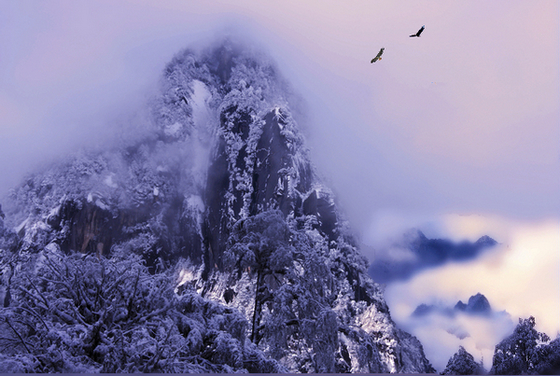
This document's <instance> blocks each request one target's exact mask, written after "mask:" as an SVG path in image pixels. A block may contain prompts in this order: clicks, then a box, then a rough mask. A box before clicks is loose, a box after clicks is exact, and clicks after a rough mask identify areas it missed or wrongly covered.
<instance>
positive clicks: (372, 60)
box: [371, 47, 385, 63]
mask: <svg viewBox="0 0 560 376" xmlns="http://www.w3.org/2000/svg"><path fill="white" fill-rule="evenodd" d="M384 50H385V47H382V48H381V49H380V50H379V52H378V53H377V56H376V57H374V58H373V59H371V62H372V63H375V62H376V61H377V60H381V55H383V51H384Z"/></svg>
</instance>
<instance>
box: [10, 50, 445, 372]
mask: <svg viewBox="0 0 560 376" xmlns="http://www.w3.org/2000/svg"><path fill="white" fill-rule="evenodd" d="M289 93H290V90H289V88H288V85H287V84H286V83H285V82H284V81H283V80H282V78H281V77H280V76H279V74H278V72H277V69H276V68H275V66H274V65H273V64H272V63H271V62H270V61H269V60H268V59H267V58H266V57H263V56H262V54H260V53H258V52H256V51H253V50H251V49H250V48H246V47H241V46H239V45H237V44H235V43H232V42H230V41H225V42H223V43H221V44H220V45H219V46H218V47H215V48H211V49H208V50H205V51H201V52H194V51H190V50H187V51H183V52H181V53H179V54H178V55H177V56H176V57H175V58H174V59H173V60H172V61H171V62H170V63H169V64H168V66H167V67H166V69H165V71H164V74H163V78H162V85H161V93H160V94H159V95H158V96H157V97H156V99H155V100H154V101H153V104H152V111H151V113H152V118H151V119H150V123H151V124H152V126H151V127H150V128H149V129H143V130H142V131H141V132H139V133H138V134H135V135H134V137H129V138H125V139H123V142H122V144H121V145H119V146H111V147H107V148H106V150H103V151H97V152H86V151H84V152H83V153H81V154H80V155H78V156H72V157H69V158H68V159H67V160H65V161H63V162H61V163H59V164H57V165H54V166H52V167H51V168H50V169H48V170H46V171H42V172H40V173H36V174H34V175H31V176H29V178H28V179H27V180H26V181H25V182H24V183H23V184H22V185H21V186H19V187H17V188H16V189H14V190H12V192H11V194H10V197H9V198H8V199H7V200H6V201H5V202H4V210H5V212H6V217H5V220H4V221H3V222H2V223H1V225H2V226H0V227H1V230H2V233H1V234H0V235H2V242H1V243H0V246H1V247H2V250H1V251H2V254H1V255H0V256H1V260H2V273H3V274H2V285H3V287H4V295H5V298H4V302H5V306H6V308H5V309H4V311H2V312H3V314H4V315H7V314H8V313H7V312H8V311H9V312H12V311H13V312H17V314H18V315H20V316H21V317H20V322H27V323H28V324H29V325H27V327H24V326H22V327H21V329H17V327H16V328H14V330H13V331H12V330H10V329H9V328H8V327H6V328H7V329H6V330H8V331H9V332H10V333H11V334H10V335H11V337H9V338H8V339H7V340H6V341H7V342H6V343H4V344H2V346H4V347H3V349H4V350H3V349H2V348H0V355H1V356H0V363H2V362H4V363H3V364H8V363H6V362H12V363H9V364H11V366H10V367H12V368H10V369H13V370H20V371H21V370H26V371H29V370H31V371H33V370H35V371H36V370H50V371H56V370H72V369H87V370H91V369H93V370H105V371H119V370H129V371H130V370H141V371H145V370H152V371H171V372H173V371H176V370H183V371H184V370H190V371H192V370H198V371H201V370H205V371H224V370H225V371H235V370H241V369H247V370H250V371H256V372H270V371H288V372H414V373H424V372H434V370H433V368H432V367H431V365H430V363H429V361H428V360H427V359H426V357H425V356H424V351H423V348H422V345H421V344H420V342H419V341H418V340H417V339H416V338H415V337H413V336H411V335H410V334H408V333H406V332H404V331H402V330H400V329H399V328H397V327H396V325H395V323H394V322H393V321H392V319H391V315H390V312H389V309H388V307H387V304H386V303H385V300H384V298H383V293H382V290H381V287H380V286H379V285H378V284H376V283H375V282H374V281H373V280H372V278H371V277H370V276H369V275H368V269H367V268H368V265H367V261H366V259H365V258H364V257H363V256H362V255H361V254H360V252H359V250H358V249H357V247H356V243H355V242H354V240H353V238H352V236H351V235H350V233H349V231H348V230H347V224H346V223H345V222H344V220H343V219H342V218H341V216H340V214H339V211H338V210H337V207H336V204H335V201H334V197H333V194H332V192H331V191H330V190H329V189H328V188H327V187H326V186H325V185H324V184H323V183H322V182H321V180H320V179H319V178H318V176H317V173H316V171H315V170H314V167H313V165H312V163H311V161H310V159H309V156H308V153H307V150H306V147H305V140H304V138H303V136H302V133H301V131H300V130H299V128H298V125H297V123H296V119H295V118H294V114H293V113H292V112H291V110H290V108H291V104H290V101H291V100H292V98H291V96H290V94H289ZM75 254H78V255H80V254H82V255H91V256H92V257H89V256H88V257H86V256H84V257H85V258H83V260H85V261H83V262H84V263H85V264H87V265H89V266H88V268H89V269H87V270H96V271H95V273H94V272H93V271H92V272H89V274H88V273H85V274H84V273H82V274H83V275H86V274H87V275H88V277H87V278H89V279H87V280H82V279H81V278H82V277H80V275H82V274H80V273H78V272H77V271H78V270H83V269H80V268H84V266H80V265H81V264H80V262H82V261H79V260H78V261H76V260H77V259H76V258H72V257H73V256H72V255H75ZM134 257H140V258H141V259H142V260H144V261H145V263H146V266H147V269H146V271H142V272H141V270H144V269H142V268H141V267H140V266H134V267H132V266H127V267H125V266H122V265H124V264H122V263H123V262H125V261H126V260H133V259H134ZM45 260H47V261H48V260H58V261H57V262H59V264H57V265H65V264H67V265H70V266H67V267H66V274H64V273H59V274H57V273H54V274H52V273H53V272H52V270H54V269H56V270H59V269H57V268H58V267H57V268H54V269H53V268H51V269H50V270H51V271H49V269H48V268H47V266H48V265H50V264H49V262H54V261H49V262H47V261H45ZM96 260H98V261H96ZM123 260H124V261H123ZM127 262H128V261H127ZM107 263H109V264H107ZM111 263H113V264H111ZM85 264H84V265H85ZM33 265H34V266H33ZM45 265H47V266H45ZM96 265H101V266H96ZM110 265H117V266H111V267H110ZM119 265H120V266H119ZM127 265H128V264H127ZM135 265H136V264H135ZM60 267H61V268H63V266H60ZM45 268H46V269H45ZM98 268H101V269H99V270H98ZM106 268H108V269H107V270H109V269H110V270H113V271H115V272H114V274H111V275H113V277H111V278H116V280H119V281H122V278H121V279H119V273H122V275H129V274H130V273H132V274H130V276H129V277H130V279H132V280H134V278H137V279H136V281H137V283H136V284H135V283H129V285H130V288H129V289H128V290H127V289H124V288H123V292H122V294H120V295H118V294H117V295H111V294H113V293H112V292H110V291H106V292H105V294H107V296H112V298H111V299H116V300H115V301H118V299H124V300H123V303H122V307H121V306H119V305H118V304H117V303H114V304H108V303H107V304H105V305H103V307H104V308H96V309H97V311H96V310H94V309H92V308H91V307H90V303H91V304H93V305H95V304H101V303H95V302H93V301H90V300H89V298H83V299H82V298H78V297H76V295H75V294H74V295H73V294H72V293H71V289H67V290H64V288H63V287H60V288H61V289H62V291H66V292H65V293H62V292H61V293H60V296H61V297H65V296H66V295H64V294H68V297H66V298H64V299H66V300H64V301H61V302H60V305H58V306H57V307H59V308H57V309H56V310H54V311H53V310H52V308H49V307H52V306H53V305H52V304H51V303H50V302H49V299H50V298H48V297H49V296H52V299H59V300H60V299H62V298H61V297H59V296H56V295H57V294H56V293H55V292H54V291H56V290H53V289H54V287H53V286H55V285H56V283H59V284H61V285H63V284H64V283H71V282H68V281H70V280H71V278H74V279H76V281H78V282H75V283H76V286H82V284H83V286H85V287H84V288H83V289H84V290H83V291H84V294H85V295H84V296H89V295H88V294H90V292H91V291H94V290H95V288H93V287H91V286H97V287H96V288H98V289H101V290H98V291H102V287H101V286H102V285H103V283H104V282H103V281H105V279H104V278H109V277H106V274H105V270H106ZM134 270H138V272H137V275H138V277H134V275H135V274H134V273H136V272H131V271H134ZM73 271H74V272H73ZM116 271H119V272H116ZM148 272H149V273H148ZM25 273H28V274H25ZM42 273H46V274H42ZM49 273H51V274H52V276H50V277H48V278H49V279H48V280H46V278H47V277H45V275H51V274H49ZM72 273H74V274H72ZM107 273H108V272H107ZM127 273H128V274H127ZM24 275H25V278H24ZM141 275H142V276H143V277H142V278H143V279H142V278H140V277H139V276H141ZM29 276H31V277H29ZM70 276H72V277H71V278H70ZM107 276H109V274H107ZM150 276H152V277H150ZM154 276H157V277H158V278H164V276H165V278H167V280H168V281H171V282H170V283H169V288H171V289H172V292H173V294H171V293H169V292H168V290H165V289H164V288H163V287H161V286H164V285H165V284H163V282H162V283H159V282H158V283H155V282H154V283H155V284H156V285H157V286H159V287H158V289H161V291H162V293H161V296H157V297H154V300H149V301H146V298H145V296H147V295H146V294H148V295H149V294H153V292H152V293H148V292H146V294H144V295H142V296H143V298H142V299H143V300H142V301H143V302H144V303H142V304H143V305H138V306H137V307H136V308H134V309H135V310H136V311H134V312H137V313H136V314H137V315H140V313H138V312H140V310H141V309H143V310H144V311H142V312H144V314H145V315H146V317H148V318H149V320H155V315H154V314H153V312H159V314H160V316H161V317H162V319H161V320H162V322H165V325H166V326H165V325H164V326H165V328H167V329H166V330H167V331H168V333H175V334H173V335H176V337H174V338H176V340H175V341H179V342H174V343H182V342H181V341H184V342H185V346H184V347H178V349H176V348H174V350H173V351H171V350H169V351H167V350H165V349H167V348H166V347H165V346H167V345H165V344H166V343H168V342H169V341H168V339H166V340H165V341H164V340H163V339H161V338H163V337H165V336H163V337H161V338H160V337H158V336H159V335H160V334H158V333H159V332H158V331H157V330H155V331H154V332H153V333H152V332H150V331H149V330H148V331H147V332H146V331H145V330H144V331H142V330H143V329H140V327H136V326H131V329H130V330H128V331H125V330H124V329H122V328H123V327H124V324H122V325H121V324H119V325H116V324H115V323H116V322H117V323H120V322H121V321H122V322H123V323H124V322H127V323H128V321H126V320H132V318H131V317H132V316H133V315H132V314H131V312H132V311H133V309H132V306H131V305H130V304H132V300H131V299H132V298H131V297H134V296H137V295H138V294H139V292H138V291H141V287H139V286H140V285H139V283H138V280H141V281H148V280H150V278H155V277H154ZM69 278H70V279H69ZM84 278H85V277H84ZM138 278H139V279H138ZM107 280H108V279H107ZM33 281H35V282H33ZM41 281H42V282H41ZM49 281H50V282H49ZM53 281H55V282H53ZM56 281H58V282H56ZM63 281H66V282H63ZM158 281H160V280H159V279H158ZM29 283H31V285H30V284H29ZM115 283H116V282H115ZM150 283H152V282H150ZM53 284H55V285H53ZM148 285H150V284H147V282H146V285H145V286H148ZM87 286H90V287H87ZM127 286H128V285H127ZM150 286H151V285H150ZM165 286H167V285H165ZM145 288H146V289H147V290H145V291H149V288H148V287H145ZM142 291H144V290H142ZM158 291H160V290H158ZM170 291H171V290H170ZM49 294H51V295H49ZM92 294H93V293H92ZM135 294H136V295H135ZM129 295H130V297H128V298H126V299H125V297H126V296H129ZM38 296H45V297H46V298H45V302H42V299H41V298H38ZM98 296H99V292H98ZM138 296H140V295H138ZM150 296H151V295H150ZM6 297H9V299H8V298H6ZM119 297H120V298H119ZM35 298H38V299H39V300H37V299H35ZM34 299H35V300H34ZM92 299H93V298H92ZM107 299H109V298H107ZM158 299H159V300H158ZM59 300H56V301H57V302H58V301H59ZM125 300H126V302H125ZM156 300H157V301H160V300H161V304H160V305H155V306H154V304H155V303H153V302H154V301H156ZM107 301H109V300H107ZM111 301H112V300H111ZM69 302H74V303H69ZM125 303H126V304H125ZM57 304H58V303H57ZM16 307H20V309H19V311H18V310H17V309H18V308H16ZM72 307H74V308H72ZM76 307H77V308H76ZM88 307H89V308H88ZM96 307H97V306H96ZM116 307H117V308H118V307H121V308H118V309H117V308H116ZM162 307H164V308H165V310H164V309H163V308H162ZM10 310H11V311H10ZM65 310H66V311H65ZM113 311H114V312H113ZM96 312H97V313H96ZM99 312H113V313H111V314H109V313H106V314H105V313H103V314H101V313H99ZM170 312H172V313H170ZM35 314H36V315H37V316H39V317H40V316H41V315H45V317H52V324H51V321H48V320H47V319H45V322H44V325H43V324H41V323H40V322H39V320H38V319H36V318H35V316H34V315H35ZM49 315H51V316H49ZM131 315H132V316H131ZM72 317H73V318H72ZM117 318H118V320H117ZM94 319H95V320H97V321H95V320H94ZM26 320H27V321H26ZM49 320H50V319H49ZM88 320H94V321H92V322H91V323H90V321H88ZM104 320H105V321H104ZM119 320H121V321H119ZM138 320H140V319H138ZM35 321H37V322H35ZM130 322H132V321H130ZM138 322H144V321H142V320H140V321H138ZM187 322H188V324H187ZM7 323H9V321H6V325H8V324H7ZM31 323H32V324H31ZM232 323H233V324H232ZM51 325H52V327H57V328H58V329H57V330H58V331H57V333H61V331H63V332H64V333H66V334H64V336H62V335H60V338H62V339H61V340H60V341H63V343H65V344H68V343H70V344H71V345H68V346H67V347H64V346H62V345H60V343H59V342H57V343H59V345H57V346H62V347H61V348H67V350H64V351H66V352H62V354H63V355H60V356H61V357H62V359H63V360H62V361H61V362H62V363H60V362H59V363H56V362H51V363H48V362H47V363H45V362H46V361H45V362H39V363H37V364H40V366H37V367H38V368H33V367H35V366H31V365H29V364H32V365H33V364H36V363H33V362H32V361H30V360H29V361H27V360H26V362H27V363H26V362H24V361H23V360H21V359H23V358H21V357H22V356H23V355H22V354H33V351H34V350H33V349H35V348H36V349H37V350H36V351H37V352H39V349H42V347H41V346H43V345H40V344H39V341H38V340H37V341H36V342H33V341H32V340H31V339H26V338H27V337H26V336H28V337H29V338H32V337H33V336H39V334H37V333H38V332H41V330H42V331H44V330H46V329H45V328H50V327H51ZM72 325H80V328H82V329H83V331H84V333H90V334H87V335H86V334H84V335H82V334H79V333H82V332H81V331H80V330H82V329H80V330H78V329H76V330H74V329H72V330H70V329H68V328H70V327H71V326H72ZM95 325H97V326H95ZM127 325H132V324H130V323H129V324H127ZM154 325H156V324H154ZM157 325H160V324H157ZM161 325H163V324H161ZM30 326H31V327H33V328H35V327H36V328H38V329H33V330H30V329H29V328H28V327H30ZM26 328H27V329H26ZM49 330H50V329H49ZM103 331H105V332H103ZM117 332H118V333H120V334H118V335H119V336H124V337H123V338H125V340H124V341H126V340H127V338H128V340H130V343H134V341H138V340H134V339H133V336H132V334H130V333H137V334H135V335H138V336H141V337H142V338H144V339H143V340H142V341H144V342H142V341H140V342H139V343H149V342H150V341H152V340H153V341H155V343H158V345H157V346H156V345H154V346H155V347H153V346H152V347H150V349H151V350H149V351H151V352H149V354H151V355H150V356H147V357H141V356H137V355H135V353H130V354H129V353H127V352H126V351H129V352H132V351H133V349H132V348H133V347H134V346H130V347H126V346H124V345H118V344H116V342H113V341H114V340H113V339H112V338H115V337H116V334H114V333H117ZM14 333H17V335H16V334H14ZM48 333H51V332H49V331H48ZM48 333H47V334H44V336H43V337H41V338H42V341H47V340H49V341H51V340H52V341H54V340H53V339H52V338H54V337H52V335H51V334H52V333H51V334H48ZM109 333H112V334H111V335H109ZM195 334H196V335H195ZM49 336H50V337H49ZM127 336H128V337H127ZM168 337H169V335H168ZM33 338H34V337H33ZM57 338H58V337H57ZM68 338H71V340H70V339H68ZM91 338H101V339H99V341H97V340H96V341H93V340H92V339H91ZM134 338H136V337H134ZM158 338H160V339H161V340H160V339H158ZM20 339H21V341H20ZM10 341H11V342H10ZM65 341H66V342H65ZM80 341H85V342H84V343H86V342H87V341H90V342H87V343H88V346H82V345H80V343H81V342H80ZM91 341H93V342H91ZM103 341H105V342H103ZM32 343H36V346H37V347H33V346H32ZM49 343H50V342H49ZM53 343H55V342H53ZM107 343H110V345H109V344H107ZM10 346H11V347H10ZM53 346H54V345H53ZM97 346H105V347H104V348H103V350H100V349H101V348H97ZM119 346H121V347H119ZM158 346H159V347H158ZM177 346H178V345H177ZM125 347H126V349H127V350H126V351H125V350H124V349H125ZM6 348H8V349H10V348H11V349H12V350H10V351H9V350H6ZM49 348H50V347H49ZM14 349H15V350H14ZM154 349H155V350H154ZM41 351H42V350H41ZM45 351H46V350H45ZM49 351H50V350H49ZM53 351H54V350H53ZM61 351H62V350H61ZM119 351H121V352H122V354H129V355H127V356H125V355H122V354H121V352H119ZM146 351H148V350H146ZM117 353H118V354H121V355H119V356H120V358H119V357H117V355H115V354H117ZM64 354H66V355H64ZM173 354H174V355H173ZM219 354H234V355H235V356H234V355H231V356H229V355H227V356H226V355H223V356H221V355H220V356H219ZM156 355H157V356H156ZM18 356H19V357H20V358H18ZM26 356H28V355H26ZM29 356H30V355H29ZM53 356H54V355H53ZM172 356H174V357H175V358H172ZM64 357H67V358H68V357H71V358H72V359H73V360H72V362H73V363H72V364H74V365H75V364H78V363H79V364H82V363H80V362H82V361H83V367H85V368H79V367H78V366H75V367H78V368H75V367H74V366H72V367H74V368H72V367H70V366H68V364H70V363H69V361H66V363H64V359H67V358H64ZM16 358H17V359H20V360H17V359H16ZM25 359H27V358H25ZM57 359H58V358H57ZM68 359H69V358H68ZM108 359H113V360H112V361H109V360H108ZM115 359H117V360H115ZM118 359H120V360H118ZM123 359H127V360H126V362H128V363H126V364H127V365H126V366H124V365H123V367H122V368H118V366H116V365H115V364H119V362H125V361H124V360H123ZM171 359H175V361H171ZM176 359H180V360H181V362H182V363H181V364H183V365H184V364H187V363H188V364H191V366H189V367H191V368H189V367H186V368H185V366H182V367H183V368H177V367H179V366H178V365H177V364H178V361H177V360H176ZM16 360H17V361H16ZM164 360H165V362H164ZM13 362H16V363H17V362H19V363H17V364H16V363H13ZM131 362H132V363H131ZM134 362H138V364H136V363H134ZM142 362H145V363H146V364H144V363H142ZM189 362H190V363H189ZM14 364H16V365H17V366H16V365H14ZM45 364H48V366H47V365H45ZM53 364H54V365H53ZM57 364H63V365H64V364H66V365H65V366H60V365H57ZM140 364H144V365H142V366H140ZM4 367H7V366H4ZM18 367H19V368H18ZM25 367H28V368H25ZM41 367H43V368H41ZM49 367H51V368H49ZM57 367H59V368H57ZM64 367H66V368H64ZM88 367H89V368H88ZM111 367H117V368H111ZM127 367H128V368H127ZM173 367H175V368H173Z"/></svg>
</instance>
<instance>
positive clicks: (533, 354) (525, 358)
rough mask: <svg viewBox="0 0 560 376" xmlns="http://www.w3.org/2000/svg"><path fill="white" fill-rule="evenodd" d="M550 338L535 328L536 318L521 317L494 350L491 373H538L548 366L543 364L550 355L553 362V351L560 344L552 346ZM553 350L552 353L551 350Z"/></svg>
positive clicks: (556, 349)
mask: <svg viewBox="0 0 560 376" xmlns="http://www.w3.org/2000/svg"><path fill="white" fill-rule="evenodd" d="M549 341H550V339H549V338H548V336H547V335H546V334H544V333H539V332H538V331H537V330H536V329H535V318H534V317H533V316H531V317H529V318H528V319H519V324H518V325H517V327H516V328H515V330H514V332H513V334H511V335H510V336H509V337H507V338H506V339H504V340H503V341H502V342H500V343H499V344H498V345H497V346H496V349H495V351H494V357H493V360H492V369H491V370H490V373H492V374H496V375H504V374H505V375H508V374H509V375H520V374H534V373H538V371H539V368H541V367H542V368H547V366H546V365H545V364H542V363H543V362H545V361H546V359H547V358H548V357H549V356H550V358H551V360H552V363H553V362H554V359H553V358H554V357H556V359H558V355H557V354H556V355H554V354H553V351H554V350H555V351H558V346H557V345H556V346H552V347H551V346H550V345H548V342H549ZM550 350H552V353H551V352H550ZM551 354H552V356H551Z"/></svg>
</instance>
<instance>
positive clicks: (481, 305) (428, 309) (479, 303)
mask: <svg viewBox="0 0 560 376" xmlns="http://www.w3.org/2000/svg"><path fill="white" fill-rule="evenodd" d="M459 312H462V313H466V314H470V315H483V316H489V315H492V314H493V311H492V307H491V306H490V302H488V299H486V297H485V296H484V295H482V294H481V293H477V294H476V295H473V296H471V297H470V298H469V300H468V303H467V304H465V303H463V302H462V301H461V300H459V301H458V302H457V304H455V306H454V307H453V308H450V307H442V306H437V305H433V304H432V305H427V304H424V303H422V304H420V305H419V306H418V307H416V309H415V310H414V311H413V312H412V316H415V317H422V316H425V315H427V314H431V313H440V314H444V315H447V316H454V315H456V314H457V313H459Z"/></svg>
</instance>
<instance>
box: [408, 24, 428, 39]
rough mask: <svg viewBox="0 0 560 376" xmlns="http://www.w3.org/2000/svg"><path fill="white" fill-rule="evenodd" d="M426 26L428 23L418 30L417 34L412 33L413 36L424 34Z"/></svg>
mask: <svg viewBox="0 0 560 376" xmlns="http://www.w3.org/2000/svg"><path fill="white" fill-rule="evenodd" d="M425 27H426V25H422V27H421V28H420V30H418V31H417V32H416V34H412V35H411V37H420V34H422V32H423V31H424V28H425Z"/></svg>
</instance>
